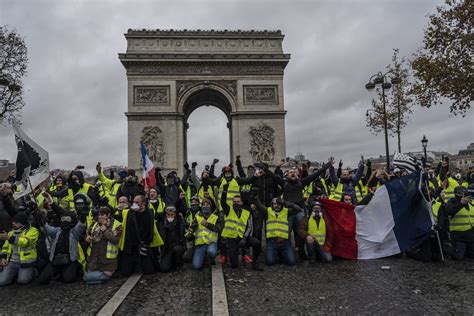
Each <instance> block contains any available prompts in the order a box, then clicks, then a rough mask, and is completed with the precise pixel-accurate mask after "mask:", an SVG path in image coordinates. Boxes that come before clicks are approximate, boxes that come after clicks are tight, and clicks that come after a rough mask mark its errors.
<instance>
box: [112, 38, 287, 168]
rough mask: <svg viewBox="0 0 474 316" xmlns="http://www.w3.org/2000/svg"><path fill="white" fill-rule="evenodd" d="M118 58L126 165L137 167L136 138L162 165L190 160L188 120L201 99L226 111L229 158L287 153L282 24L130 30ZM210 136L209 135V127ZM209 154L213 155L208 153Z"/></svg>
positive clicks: (270, 159) (275, 157) (274, 157)
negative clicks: (124, 100)
mask: <svg viewBox="0 0 474 316" xmlns="http://www.w3.org/2000/svg"><path fill="white" fill-rule="evenodd" d="M125 38H126V39H127V51H126V53H123V54H119V59H120V61H121V62H122V64H123V66H124V67H125V69H126V73H127V80H128V110H127V112H126V113H125V114H126V116H127V119H128V165H129V167H131V168H137V169H140V168H141V155H140V142H143V143H144V144H146V145H147V147H148V151H149V156H150V159H151V160H153V162H154V163H155V165H157V166H160V167H161V168H162V169H163V170H167V171H169V170H176V171H178V172H179V173H180V174H181V172H182V169H183V164H184V162H185V161H187V154H188V153H187V141H186V136H187V128H188V123H187V120H188V118H189V116H190V114H191V113H192V112H193V111H194V110H195V109H197V108H198V107H200V106H215V107H217V108H219V109H221V110H222V111H223V112H224V113H225V114H226V116H227V119H228V123H227V127H228V128H229V136H230V140H229V143H230V155H231V157H229V159H230V161H234V160H235V157H236V156H237V155H240V156H241V159H242V163H243V164H244V166H245V165H247V164H250V163H255V162H260V161H263V162H267V163H268V164H270V165H275V164H276V163H277V162H278V161H279V160H280V159H283V158H285V156H286V152H285V114H286V111H285V107H284V98H283V75H284V69H285V67H286V65H287V64H288V62H289V60H290V55H289V54H284V52H283V48H282V42H283V38H284V35H283V34H282V33H281V31H240V30H239V31H227V30H224V31H214V30H210V31H201V30H193V31H188V30H180V31H175V30H128V32H127V33H126V34H125ZM208 140H209V141H210V142H212V130H211V129H210V130H209V136H208ZM210 158H212V157H210Z"/></svg>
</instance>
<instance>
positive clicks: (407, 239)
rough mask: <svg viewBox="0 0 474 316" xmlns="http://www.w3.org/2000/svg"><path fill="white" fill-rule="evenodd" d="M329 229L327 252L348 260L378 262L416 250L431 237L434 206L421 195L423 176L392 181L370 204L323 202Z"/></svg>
mask: <svg viewBox="0 0 474 316" xmlns="http://www.w3.org/2000/svg"><path fill="white" fill-rule="evenodd" d="M322 203H323V206H324V217H325V220H326V225H327V237H326V243H325V245H324V248H325V250H326V251H329V252H331V253H332V254H333V255H335V256H338V257H342V258H348V259H376V258H382V257H388V256H392V255H395V254H398V253H400V252H403V251H406V250H410V249H413V248H415V247H417V246H418V245H420V244H421V243H422V242H423V241H424V240H425V239H426V238H427V237H428V236H429V235H430V233H431V231H432V227H433V224H434V220H433V216H432V213H431V206H430V203H429V202H428V201H426V200H425V198H424V197H423V195H422V194H421V172H413V173H411V174H409V175H406V176H404V177H400V178H396V179H393V180H391V181H388V182H387V183H386V184H385V185H384V186H382V187H380V188H378V189H377V191H376V192H375V194H374V196H373V197H372V199H371V200H370V202H369V204H367V205H361V206H357V207H354V206H351V205H348V204H345V203H342V202H337V201H333V200H327V199H323V200H322Z"/></svg>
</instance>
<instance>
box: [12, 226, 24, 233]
mask: <svg viewBox="0 0 474 316" xmlns="http://www.w3.org/2000/svg"><path fill="white" fill-rule="evenodd" d="M23 227H24V226H21V227H20V228H17V229H14V230H13V233H14V234H19V233H21V231H22V229H23Z"/></svg>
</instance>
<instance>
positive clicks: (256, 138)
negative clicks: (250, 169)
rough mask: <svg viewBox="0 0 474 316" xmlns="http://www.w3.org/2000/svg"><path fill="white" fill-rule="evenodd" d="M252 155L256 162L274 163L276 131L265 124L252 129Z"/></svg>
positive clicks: (250, 132)
mask: <svg viewBox="0 0 474 316" xmlns="http://www.w3.org/2000/svg"><path fill="white" fill-rule="evenodd" d="M249 134H250V154H251V155H252V159H253V161H254V162H272V161H273V160H274V158H275V146H274V142H275V130H274V129H273V128H271V127H270V126H268V125H267V124H265V123H260V125H258V126H251V127H250V131H249Z"/></svg>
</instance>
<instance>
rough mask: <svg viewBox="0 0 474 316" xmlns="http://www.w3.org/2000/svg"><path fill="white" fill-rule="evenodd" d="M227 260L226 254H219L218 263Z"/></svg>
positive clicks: (224, 262) (223, 262)
mask: <svg viewBox="0 0 474 316" xmlns="http://www.w3.org/2000/svg"><path fill="white" fill-rule="evenodd" d="M227 261H228V258H227V257H226V256H223V255H220V256H219V263H220V264H226V263H227Z"/></svg>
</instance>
